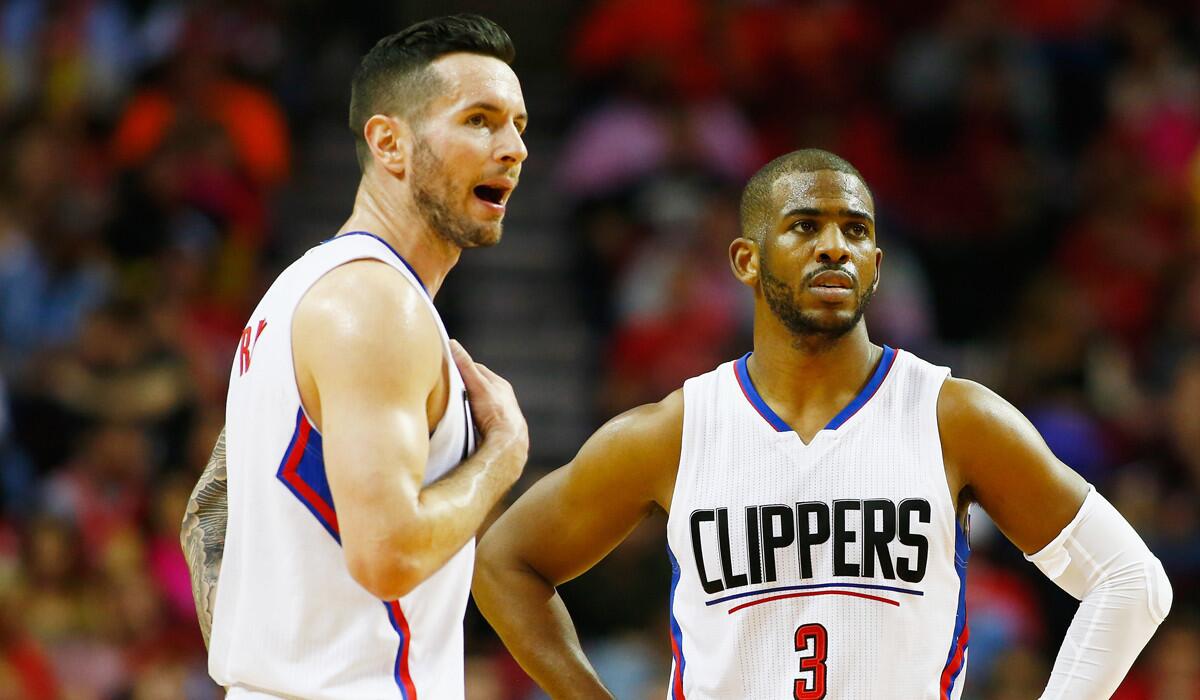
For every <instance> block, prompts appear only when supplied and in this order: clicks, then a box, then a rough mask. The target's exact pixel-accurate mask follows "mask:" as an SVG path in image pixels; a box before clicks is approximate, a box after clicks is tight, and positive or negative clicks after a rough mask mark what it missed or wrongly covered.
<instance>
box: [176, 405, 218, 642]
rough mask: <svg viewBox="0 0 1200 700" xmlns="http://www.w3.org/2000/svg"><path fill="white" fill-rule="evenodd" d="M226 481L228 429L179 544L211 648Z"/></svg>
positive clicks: (189, 507)
mask: <svg viewBox="0 0 1200 700" xmlns="http://www.w3.org/2000/svg"><path fill="white" fill-rule="evenodd" d="M227 485H228V482H227V481H226V480H225V429H224V428H221V434H220V435H219V436H218V437H217V444H216V446H214V447H213V451H212V456H210V457H209V458H208V465H207V466H205V467H204V472H203V473H202V474H201V475H200V481H198V482H197V483H196V488H194V489H192V497H191V498H190V499H188V504H187V510H185V511H184V514H183V526H182V528H181V529H180V531H179V543H180V544H181V545H183V556H184V558H185V559H187V565H188V571H190V572H191V575H192V598H194V599H195V601H196V616H197V617H198V618H200V636H202V637H204V646H206V647H207V646H208V638H209V634H210V633H211V632H212V611H213V604H214V603H216V600H217V577H218V576H219V575H220V573H221V558H222V556H223V555H224V554H225V525H226V523H228V522H229V501H228V491H227V490H226V487H227Z"/></svg>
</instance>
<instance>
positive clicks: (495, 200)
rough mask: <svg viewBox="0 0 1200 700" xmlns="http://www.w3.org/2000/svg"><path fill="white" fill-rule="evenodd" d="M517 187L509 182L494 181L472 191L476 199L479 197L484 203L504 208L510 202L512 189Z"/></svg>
mask: <svg viewBox="0 0 1200 700" xmlns="http://www.w3.org/2000/svg"><path fill="white" fill-rule="evenodd" d="M515 185H516V184H515V183H511V181H509V180H502V181H496V180H493V181H488V183H484V184H482V185H475V187H474V189H473V190H472V191H473V192H474V193H475V197H479V198H480V199H482V201H484V202H487V203H488V204H494V205H497V207H504V203H505V202H508V199H509V195H511V193H512V187H514V186H515Z"/></svg>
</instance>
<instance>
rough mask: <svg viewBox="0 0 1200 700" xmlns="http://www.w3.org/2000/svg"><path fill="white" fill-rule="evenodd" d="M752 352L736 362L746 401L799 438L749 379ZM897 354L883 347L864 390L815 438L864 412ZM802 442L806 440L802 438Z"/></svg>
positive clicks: (773, 424) (776, 426) (782, 430)
mask: <svg viewBox="0 0 1200 700" xmlns="http://www.w3.org/2000/svg"><path fill="white" fill-rule="evenodd" d="M751 354H753V353H749V352H748V353H746V354H745V355H742V356H741V357H740V358H739V359H738V360H737V361H736V362H735V363H734V372H735V374H736V375H737V382H738V386H739V387H741V389H742V394H743V395H744V396H745V397H746V400H747V401H749V402H750V405H751V406H753V407H754V410H755V411H757V412H758V414H759V415H760V416H762V418H763V420H765V421H766V422H767V423H768V424H769V425H770V426H771V427H772V428H774V429H775V431H776V432H779V433H793V434H795V435H796V437H799V436H800V434H799V433H796V431H795V430H793V429H792V426H790V425H788V423H787V421H785V420H784V419H783V418H781V417H780V416H779V414H778V413H776V412H775V410H774V409H772V408H771V406H770V405H768V404H767V402H766V400H764V399H763V397H762V394H759V393H758V389H757V388H756V387H755V386H754V381H753V380H752V379H750V368H749V367H748V366H747V361H748V360H749V359H750V355H751ZM896 355H897V352H896V350H894V349H892V348H890V347H888V346H887V345H884V346H883V354H882V355H881V356H880V358H879V364H877V365H876V366H875V371H874V372H872V373H871V378H870V379H868V380H867V383H866V384H865V385H864V386H863V388H862V389H860V390H859V392H858V394H857V395H855V397H854V398H853V399H851V400H850V403H848V404H846V406H845V407H844V408H842V410H841V411H838V413H837V415H835V416H834V417H833V418H832V419H830V421H829V422H828V423H826V424H825V427H824V428H822V429H821V430H819V431H817V433H816V435H814V436H813V438H812V439H813V440H815V439H816V437H817V436H818V435H820V434H821V433H822V432H824V431H826V430H830V431H833V430H837V429H838V428H840V427H841V426H842V425H844V424H845V423H846V421H848V420H850V418H852V417H853V416H854V414H856V413H858V412H859V411H861V410H862V408H863V406H866V405H867V402H869V401H870V400H871V397H873V396H874V395H875V394H876V393H877V392H878V391H879V387H880V386H882V385H883V381H884V380H885V379H887V376H888V373H889V372H890V371H891V369H892V365H894V364H895V363H896ZM801 442H804V441H803V440H801ZM811 442H812V440H810V441H809V442H808V443H805V444H811Z"/></svg>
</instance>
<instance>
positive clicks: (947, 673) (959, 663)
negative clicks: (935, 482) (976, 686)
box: [938, 522, 971, 700]
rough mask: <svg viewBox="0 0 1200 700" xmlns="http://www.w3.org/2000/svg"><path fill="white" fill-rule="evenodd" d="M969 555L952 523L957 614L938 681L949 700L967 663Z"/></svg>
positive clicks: (956, 525)
mask: <svg viewBox="0 0 1200 700" xmlns="http://www.w3.org/2000/svg"><path fill="white" fill-rule="evenodd" d="M970 557H971V546H970V543H968V541H967V535H966V533H964V532H963V529H962V525H961V524H960V523H958V522H955V523H954V568H955V570H956V571H957V573H958V614H957V616H956V617H955V619H954V635H953V636H952V637H951V640H950V651H949V652H947V654H946V665H945V666H944V667H943V668H942V677H941V681H940V683H939V686H938V687H939V689H940V694H939V695H938V697H939V698H941V700H950V698H951V697H952V696H953V695H954V684H955V683H956V682H957V681H958V677H959V675H961V674H962V671H963V669H964V668H966V665H967V643H968V642H969V641H970V639H971V628H970V625H969V624H967V561H968V559H970Z"/></svg>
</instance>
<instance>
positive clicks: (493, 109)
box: [462, 100, 529, 121]
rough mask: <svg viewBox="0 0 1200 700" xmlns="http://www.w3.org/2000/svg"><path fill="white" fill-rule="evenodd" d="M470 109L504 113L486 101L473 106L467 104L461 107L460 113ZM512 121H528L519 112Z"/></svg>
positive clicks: (526, 115)
mask: <svg viewBox="0 0 1200 700" xmlns="http://www.w3.org/2000/svg"><path fill="white" fill-rule="evenodd" d="M472 109H482V110H483V111H485V112H503V111H504V110H503V109H502V108H500V107H498V106H496V105H494V104H492V103H491V102H486V101H482V100H481V101H479V102H475V103H473V104H469V105H467V106H466V107H463V108H462V111H463V112H469V111H470V110H472ZM513 121H529V115H528V114H526V113H525V112H520V113H518V114H515V115H513Z"/></svg>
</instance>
